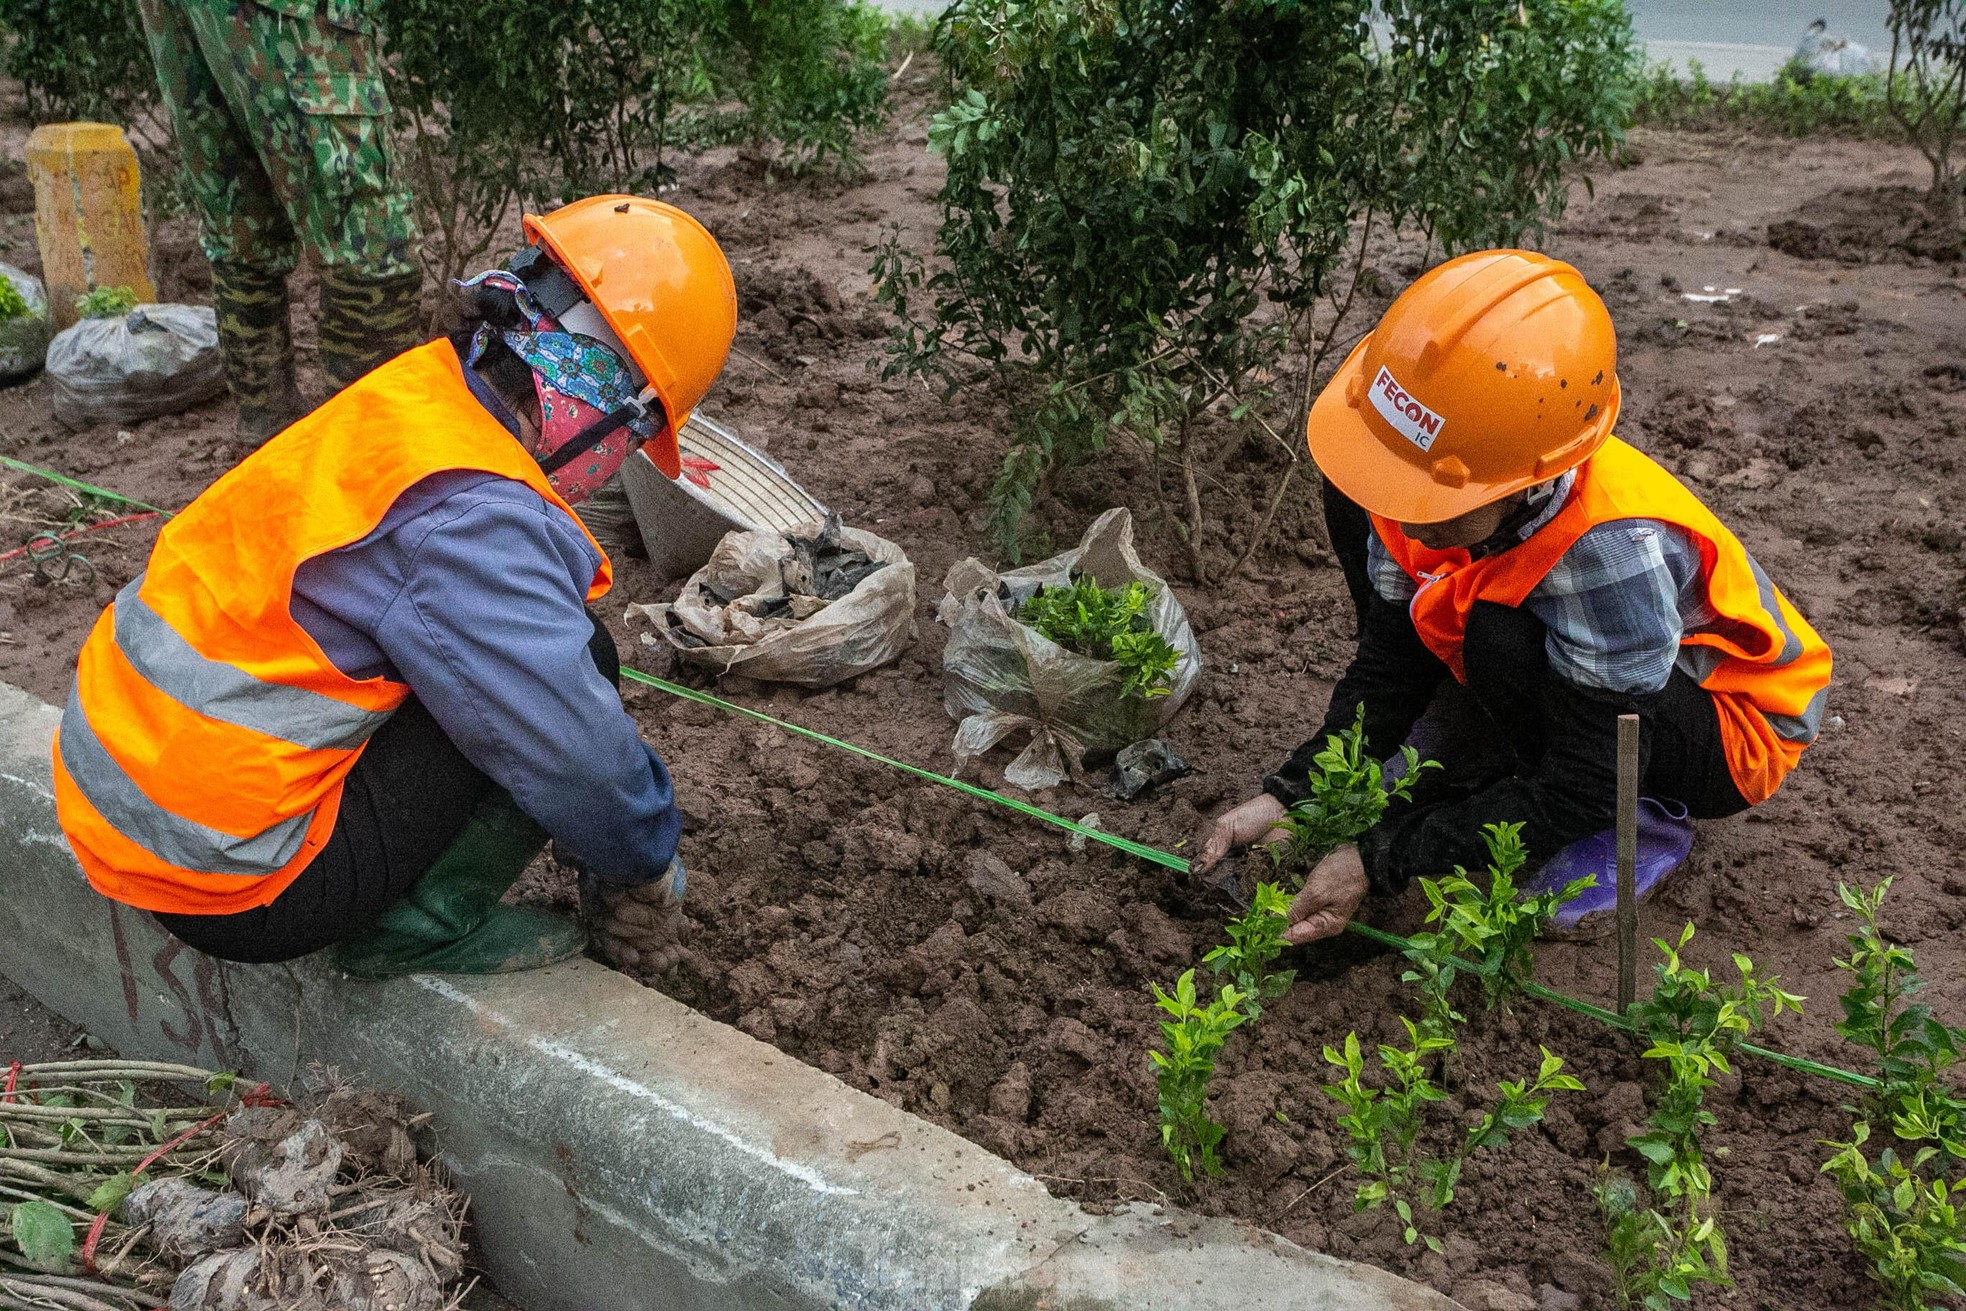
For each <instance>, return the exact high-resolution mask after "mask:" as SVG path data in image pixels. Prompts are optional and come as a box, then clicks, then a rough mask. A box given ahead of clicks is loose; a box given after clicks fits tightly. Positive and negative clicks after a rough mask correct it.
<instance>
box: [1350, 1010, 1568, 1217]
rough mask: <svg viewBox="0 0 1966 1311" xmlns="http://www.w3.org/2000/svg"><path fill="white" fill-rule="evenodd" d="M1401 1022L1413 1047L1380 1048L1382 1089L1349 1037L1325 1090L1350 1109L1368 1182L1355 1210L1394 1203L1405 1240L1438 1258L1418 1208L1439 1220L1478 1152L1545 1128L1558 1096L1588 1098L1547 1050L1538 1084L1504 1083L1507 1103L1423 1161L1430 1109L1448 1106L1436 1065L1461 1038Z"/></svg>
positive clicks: (1356, 1159) (1356, 1156) (1356, 1158)
mask: <svg viewBox="0 0 1966 1311" xmlns="http://www.w3.org/2000/svg"><path fill="white" fill-rule="evenodd" d="M1400 1023H1402V1024H1404V1025H1405V1026H1406V1036H1407V1041H1408V1043H1409V1045H1408V1046H1406V1047H1395V1046H1392V1045H1390V1044H1382V1045H1381V1046H1380V1048H1379V1064H1380V1067H1381V1069H1382V1070H1383V1071H1384V1073H1385V1086H1384V1087H1383V1088H1374V1087H1372V1086H1371V1085H1370V1084H1368V1083H1366V1081H1365V1077H1364V1076H1365V1055H1364V1052H1363V1050H1362V1048H1361V1047H1360V1044H1359V1040H1358V1035H1357V1034H1356V1033H1348V1034H1346V1035H1345V1045H1344V1049H1343V1050H1342V1051H1339V1050H1337V1049H1334V1048H1331V1047H1326V1048H1325V1049H1324V1059H1325V1060H1326V1061H1327V1062H1329V1063H1330V1064H1332V1065H1334V1066H1336V1067H1338V1069H1340V1070H1341V1071H1343V1075H1342V1076H1341V1077H1340V1079H1339V1080H1338V1082H1337V1083H1333V1084H1327V1085H1326V1086H1325V1089H1324V1091H1325V1092H1326V1093H1328V1094H1329V1095H1330V1096H1331V1097H1332V1098H1333V1099H1334V1100H1335V1101H1337V1102H1338V1103H1339V1104H1340V1105H1341V1106H1343V1107H1344V1108H1345V1113H1344V1114H1343V1115H1341V1116H1339V1117H1338V1125H1339V1127H1340V1128H1342V1129H1343V1130H1344V1131H1345V1134H1346V1137H1348V1138H1349V1139H1350V1140H1351V1141H1350V1144H1349V1145H1348V1146H1347V1147H1346V1149H1345V1150H1346V1154H1347V1155H1348V1156H1350V1157H1351V1159H1352V1164H1353V1165H1355V1166H1357V1167H1358V1171H1359V1173H1360V1174H1361V1175H1362V1176H1364V1182H1362V1183H1361V1184H1359V1186H1358V1190H1357V1191H1356V1193H1354V1195H1353V1206H1354V1207H1355V1208H1356V1209H1357V1210H1360V1211H1364V1210H1368V1209H1370V1208H1373V1207H1378V1206H1383V1205H1385V1204H1387V1203H1389V1202H1390V1203H1391V1204H1392V1207H1393V1211H1394V1213H1395V1214H1396V1215H1398V1216H1399V1220H1400V1226H1401V1233H1402V1235H1403V1237H1404V1238H1405V1240H1406V1241H1407V1242H1408V1243H1416V1242H1424V1243H1425V1244H1426V1245H1427V1246H1428V1247H1429V1248H1431V1249H1432V1250H1434V1251H1436V1252H1438V1251H1440V1250H1441V1243H1440V1240H1439V1239H1438V1238H1436V1237H1434V1236H1433V1235H1431V1234H1428V1233H1426V1232H1425V1231H1424V1230H1423V1229H1422V1228H1421V1220H1420V1219H1418V1218H1416V1215H1415V1207H1416V1205H1417V1206H1423V1207H1425V1208H1427V1209H1428V1210H1430V1211H1432V1212H1434V1213H1436V1214H1437V1213H1439V1212H1440V1211H1443V1210H1445V1209H1446V1208H1447V1206H1448V1205H1449V1204H1450V1203H1452V1202H1453V1200H1454V1189H1455V1187H1456V1185H1458V1184H1459V1183H1460V1181H1461V1171H1462V1169H1463V1168H1464V1167H1465V1166H1466V1165H1467V1163H1468V1161H1469V1160H1470V1159H1471V1158H1472V1157H1473V1156H1474V1155H1475V1153H1476V1152H1479V1151H1483V1150H1485V1149H1487V1148H1491V1147H1501V1146H1504V1145H1505V1144H1507V1142H1508V1140H1509V1136H1510V1135H1511V1134H1512V1133H1514V1132H1516V1131H1517V1130H1521V1129H1527V1128H1530V1127H1531V1126H1533V1125H1536V1124H1538V1123H1540V1122H1541V1121H1542V1119H1543V1115H1544V1112H1545V1111H1546V1110H1547V1109H1548V1107H1549V1100H1550V1095H1551V1094H1552V1093H1557V1092H1582V1091H1583V1089H1584V1085H1583V1082H1582V1081H1581V1080H1579V1079H1578V1078H1577V1077H1576V1076H1574V1075H1569V1074H1564V1073H1563V1059H1562V1058H1561V1057H1559V1056H1556V1055H1554V1054H1552V1053H1551V1051H1550V1049H1549V1048H1547V1047H1545V1048H1542V1053H1543V1056H1542V1061H1541V1063H1540V1065H1539V1066H1538V1067H1537V1072H1536V1077H1535V1078H1533V1079H1520V1080H1515V1081H1513V1082H1511V1081H1507V1080H1504V1081H1503V1082H1501V1083H1500V1084H1498V1085H1497V1086H1496V1091H1497V1092H1498V1093H1499V1094H1500V1096H1499V1098H1498V1100H1497V1101H1496V1103H1495V1105H1494V1106H1493V1107H1491V1108H1489V1109H1488V1110H1486V1111H1484V1112H1483V1113H1482V1115H1481V1117H1480V1118H1479V1119H1478V1120H1476V1121H1475V1123H1474V1124H1473V1125H1471V1126H1470V1127H1469V1128H1467V1129H1466V1130H1465V1131H1464V1132H1462V1133H1461V1134H1460V1135H1459V1137H1458V1138H1457V1139H1456V1141H1455V1144H1454V1147H1453V1149H1452V1150H1451V1151H1449V1152H1448V1153H1447V1154H1445V1155H1442V1156H1427V1155H1424V1154H1422V1153H1421V1152H1420V1150H1419V1144H1420V1139H1421V1136H1422V1134H1423V1132H1424V1130H1425V1129H1426V1127H1427V1126H1426V1108H1427V1106H1429V1105H1430V1104H1433V1103H1436V1102H1442V1101H1445V1100H1447V1094H1446V1092H1445V1091H1443V1090H1442V1089H1441V1088H1440V1086H1439V1085H1437V1084H1435V1083H1434V1082H1433V1081H1432V1079H1430V1078H1429V1077H1428V1074H1427V1071H1428V1069H1429V1068H1430V1067H1431V1066H1432V1065H1433V1064H1434V1062H1435V1060H1436V1059H1439V1058H1443V1057H1445V1056H1447V1055H1448V1054H1449V1053H1450V1052H1452V1051H1453V1049H1454V1039H1453V1037H1452V1036H1450V1035H1438V1034H1427V1033H1424V1032H1422V1031H1421V1028H1420V1026H1419V1025H1417V1024H1415V1023H1414V1022H1413V1021H1412V1020H1409V1019H1406V1018H1405V1017H1403V1016H1402V1017H1401V1019H1400Z"/></svg>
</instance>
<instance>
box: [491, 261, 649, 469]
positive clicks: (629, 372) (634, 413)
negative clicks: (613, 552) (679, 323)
mask: <svg viewBox="0 0 1966 1311" xmlns="http://www.w3.org/2000/svg"><path fill="white" fill-rule="evenodd" d="M483 283H491V284H492V285H494V286H498V287H501V288H503V289H504V290H507V291H510V292H512V293H513V295H514V299H515V300H516V301H517V303H518V306H519V312H520V313H521V314H522V315H523V316H524V317H525V320H526V324H527V326H526V327H524V328H517V329H499V328H495V327H493V326H492V325H490V324H486V325H484V326H482V327H480V328H479V329H478V335H477V337H476V339H475V340H474V341H473V342H472V346H471V357H470V358H469V359H468V360H466V361H465V363H466V364H467V365H475V364H476V363H477V362H478V359H479V357H480V356H481V355H482V354H483V353H484V351H485V348H486V347H487V346H489V345H490V344H491V343H492V342H494V341H500V342H503V343H504V344H505V345H506V346H507V347H508V348H510V349H511V351H512V353H513V354H515V355H517V356H518V357H519V358H520V359H522V360H524V361H525V362H526V365H527V367H528V368H530V369H531V370H532V379H533V390H534V392H535V394H536V395H537V396H538V397H539V415H540V435H539V443H538V446H537V447H536V448H535V449H534V451H533V455H534V457H535V458H536V459H538V460H539V462H540V464H541V466H542V467H544V468H546V469H547V470H548V472H547V476H546V477H547V481H548V482H549V483H551V484H552V486H553V490H554V491H556V492H558V493H559V494H560V496H561V498H562V499H563V500H565V501H567V502H568V503H569V504H572V503H575V502H579V501H583V500H585V499H586V498H587V497H589V496H591V495H593V493H594V492H595V490H596V489H598V488H599V487H600V485H601V484H602V483H604V482H606V481H607V480H608V479H609V478H612V477H613V476H614V474H615V471H616V470H618V469H620V468H621V465H622V462H623V461H625V460H626V459H627V458H628V457H629V456H630V455H631V454H633V453H634V452H635V450H636V449H637V448H638V447H639V446H640V445H641V444H642V443H643V442H644V441H647V440H648V439H649V438H650V437H653V436H654V435H655V434H656V433H657V432H658V431H660V429H661V425H662V424H663V422H664V419H663V416H662V411H661V409H660V407H656V406H650V405H648V404H647V402H645V401H644V400H643V399H642V398H643V395H644V393H645V389H644V387H643V386H642V382H641V378H640V376H639V375H638V374H637V373H636V372H635V371H634V369H633V368H632V366H630V365H629V363H628V362H627V361H626V360H625V359H624V358H623V355H624V354H625V352H622V353H617V347H616V345H615V344H614V343H612V342H611V341H605V340H602V339H601V338H600V337H599V336H597V335H589V334H588V333H585V332H576V331H570V330H569V329H568V328H567V327H565V326H564V325H563V324H562V323H561V322H560V321H559V320H556V319H554V318H553V317H552V316H550V315H548V314H546V313H545V312H544V311H543V310H541V309H540V307H539V305H538V304H537V303H536V302H535V301H534V300H533V299H532V297H531V295H530V294H529V293H528V292H527V291H526V287H525V284H524V282H522V281H521V280H520V279H519V277H518V276H517V275H516V274H512V273H508V272H505V271H504V270H494V271H493V272H490V273H482V274H480V275H478V276H477V277H475V278H472V279H471V280H470V281H469V282H464V283H460V284H459V286H461V287H465V288H470V287H476V286H478V285H480V284H483ZM584 308H585V307H584V306H582V307H576V310H575V311H570V312H569V313H568V315H567V317H568V318H569V319H574V318H579V319H589V318H591V319H592V324H591V325H590V326H594V327H595V331H596V332H597V333H600V332H606V331H607V329H606V327H605V326H602V325H600V320H599V317H598V316H597V315H594V316H590V315H586V314H581V313H579V312H578V311H579V310H582V309H584ZM612 335H613V334H611V333H610V334H608V336H609V337H610V338H611V337H612ZM621 412H626V413H627V415H628V417H627V419H626V421H625V422H623V423H621V424H620V426H618V427H616V428H615V429H614V430H613V431H611V432H609V433H608V434H607V435H606V436H604V437H603V438H601V440H600V441H598V442H595V443H593V444H592V445H590V446H588V448H587V449H586V450H583V451H579V452H578V453H577V454H573V455H572V458H571V459H569V460H566V461H565V462H564V463H561V464H559V467H557V468H555V467H553V466H554V463H555V461H554V456H555V455H556V454H558V453H560V452H562V451H564V450H566V449H567V448H568V447H569V446H574V447H578V446H579V445H581V444H582V443H581V439H582V437H583V436H584V434H586V433H587V432H588V431H589V429H591V428H592V427H593V426H594V425H595V424H597V423H603V422H605V421H606V420H607V419H608V418H609V416H611V415H614V414H617V413H621Z"/></svg>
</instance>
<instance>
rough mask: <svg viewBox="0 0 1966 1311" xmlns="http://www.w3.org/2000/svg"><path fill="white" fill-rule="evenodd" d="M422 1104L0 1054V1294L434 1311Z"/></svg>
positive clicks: (29, 1298) (162, 1069)
mask: <svg viewBox="0 0 1966 1311" xmlns="http://www.w3.org/2000/svg"><path fill="white" fill-rule="evenodd" d="M425 1118H426V1117H423V1116H416V1115H412V1114H411V1113H410V1111H409V1108H408V1106H407V1105H406V1104H405V1103H404V1101H403V1099H402V1098H400V1097H397V1096H394V1095H391V1094H380V1093H372V1092H366V1091H363V1090H360V1089H357V1088H354V1087H352V1086H350V1085H348V1084H346V1083H344V1082H342V1081H341V1080H339V1079H337V1078H336V1077H335V1076H334V1074H333V1072H332V1071H322V1070H318V1069H317V1070H315V1071H311V1072H310V1074H309V1078H308V1079H307V1081H306V1083H305V1085H304V1086H302V1087H301V1088H299V1089H297V1090H295V1091H294V1092H292V1093H291V1094H288V1095H276V1094H275V1093H273V1092H272V1091H270V1090H269V1089H268V1088H267V1087H266V1086H265V1085H264V1084H261V1085H258V1086H257V1087H253V1086H249V1085H248V1084H247V1083H246V1082H245V1081H244V1080H239V1079H235V1078H234V1076H232V1075H229V1074H216V1073H213V1072H211V1071H209V1070H200V1069H195V1068H193V1067H191V1066H185V1065H167V1064H158V1063H152V1062H145V1061H124V1060H93V1061H64V1062H54V1063H49V1064H43V1065H21V1064H18V1063H16V1064H13V1065H9V1066H4V1067H0V1311H29V1309H32V1311H149V1309H150V1308H162V1307H169V1308H171V1311H447V1309H448V1308H453V1307H455V1306H456V1305H457V1304H458V1302H459V1301H460V1300H461V1299H462V1297H463V1294H464V1292H465V1291H466V1289H465V1287H464V1279H463V1276H464V1239H463V1224H464V1207H465V1202H464V1198H463V1196H462V1195H461V1194H459V1193H458V1192H457V1191H456V1190H454V1189H453V1188H451V1187H450V1186H449V1185H448V1184H447V1183H446V1182H445V1181H444V1179H443V1178H442V1177H441V1176H440V1175H439V1174H438V1173H437V1171H436V1169H435V1167H434V1166H432V1165H429V1164H426V1163H423V1162H421V1161H419V1160H418V1156H417V1150H416V1143H415V1139H414V1137H413V1131H414V1130H415V1129H416V1127H417V1126H418V1125H419V1124H420V1123H422V1121H423V1120H424V1119H425Z"/></svg>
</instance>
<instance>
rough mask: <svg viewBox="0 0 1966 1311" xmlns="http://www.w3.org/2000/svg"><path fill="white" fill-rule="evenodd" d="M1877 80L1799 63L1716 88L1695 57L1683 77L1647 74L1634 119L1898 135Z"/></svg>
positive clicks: (1654, 70) (1659, 71) (1800, 132)
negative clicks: (1762, 77) (1761, 78)
mask: <svg viewBox="0 0 1966 1311" xmlns="http://www.w3.org/2000/svg"><path fill="white" fill-rule="evenodd" d="M1884 82H1885V80H1884V78H1883V77H1882V76H1879V75H1867V76H1857V77H1831V76H1828V75H1826V74H1820V73H1810V72H1809V71H1808V70H1807V69H1803V68H1798V67H1796V66H1794V65H1790V66H1788V67H1784V68H1783V69H1781V70H1780V71H1778V72H1777V73H1776V74H1775V76H1774V77H1773V78H1772V79H1770V80H1769V81H1766V82H1749V81H1747V80H1746V79H1744V78H1743V77H1742V76H1741V75H1740V74H1738V73H1736V74H1735V75H1734V77H1733V79H1732V80H1731V81H1728V82H1723V83H1715V82H1713V81H1710V80H1709V79H1708V77H1707V73H1706V69H1705V68H1703V67H1702V66H1701V64H1700V61H1699V60H1697V59H1689V60H1687V61H1686V73H1685V75H1684V76H1681V75H1680V74H1679V73H1677V72H1675V71H1674V70H1673V69H1672V68H1671V67H1670V66H1669V65H1666V64H1656V65H1654V66H1652V67H1651V68H1650V69H1648V70H1647V71H1646V77H1645V80H1644V82H1643V83H1642V84H1641V86H1640V90H1639V94H1638V100H1637V103H1636V105H1635V107H1634V111H1633V121H1634V122H1637V123H1646V124H1652V125H1655V126H1659V127H1675V128H1695V129H1699V128H1712V127H1719V126H1722V125H1732V126H1739V127H1748V128H1759V129H1761V130H1763V131H1769V132H1781V133H1784V134H1786V135H1788V136H1795V137H1800V136H1809V135H1811V134H1812V133H1816V132H1843V133H1848V134H1850V135H1852V136H1860V137H1897V136H1899V135H1901V129H1900V128H1899V127H1898V125H1897V124H1896V123H1895V122H1893V121H1892V118H1891V111H1890V108H1889V107H1888V105H1887V104H1886V102H1885V89H1884Z"/></svg>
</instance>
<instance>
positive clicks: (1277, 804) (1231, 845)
mask: <svg viewBox="0 0 1966 1311" xmlns="http://www.w3.org/2000/svg"><path fill="white" fill-rule="evenodd" d="M1283 813H1284V805H1283V803H1282V802H1281V801H1278V800H1277V799H1276V798H1275V797H1273V796H1271V795H1270V794H1269V793H1267V792H1264V793H1262V794H1260V795H1258V796H1254V797H1251V798H1250V799H1249V800H1247V801H1245V802H1243V803H1242V804H1241V805H1240V806H1237V807H1236V808H1235V809H1234V810H1229V811H1224V812H1223V813H1222V814H1221V815H1219V816H1217V817H1216V819H1215V822H1214V823H1212V824H1211V825H1209V828H1208V834H1207V836H1206V837H1204V838H1203V839H1202V844H1201V854H1200V855H1198V856H1196V857H1195V859H1194V861H1193V862H1192V863H1191V864H1190V865H1189V866H1188V869H1189V871H1190V872H1192V873H1195V874H1206V873H1207V872H1208V871H1209V870H1211V869H1214V868H1215V866H1216V865H1217V864H1218V863H1220V861H1221V859H1222V857H1224V856H1226V855H1228V854H1229V853H1230V852H1231V851H1233V850H1236V849H1237V848H1239V847H1246V846H1248V845H1249V844H1250V843H1252V842H1254V841H1256V840H1257V839H1258V838H1261V839H1262V840H1263V843H1264V845H1266V846H1267V845H1269V844H1271V843H1275V842H1282V841H1285V840H1286V839H1288V838H1289V837H1290V832H1289V830H1287V829H1281V828H1278V827H1277V821H1279V820H1281V819H1282V818H1283Z"/></svg>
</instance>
